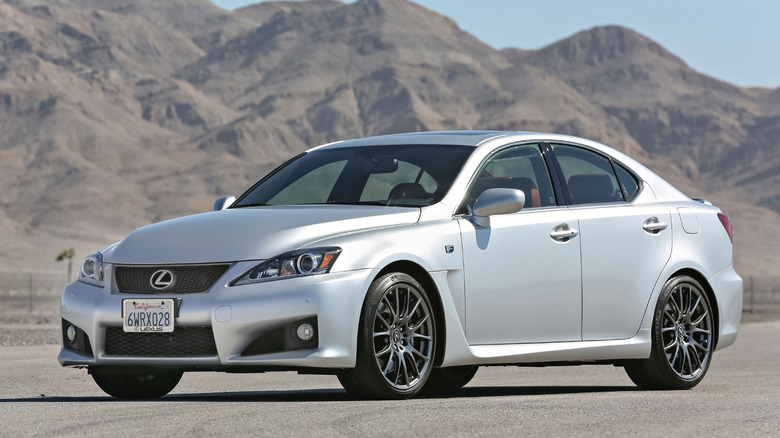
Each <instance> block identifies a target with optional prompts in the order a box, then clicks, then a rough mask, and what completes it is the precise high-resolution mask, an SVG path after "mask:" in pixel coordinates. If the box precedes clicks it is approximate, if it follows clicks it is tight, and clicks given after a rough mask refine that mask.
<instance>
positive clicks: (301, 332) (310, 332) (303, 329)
mask: <svg viewBox="0 0 780 438" xmlns="http://www.w3.org/2000/svg"><path fill="white" fill-rule="evenodd" d="M295 334H296V335H298V339H300V340H302V341H308V340H310V339H311V338H313V337H314V327H312V326H311V324H309V323H306V322H304V323H303V324H301V325H299V326H298V329H297V330H295Z"/></svg>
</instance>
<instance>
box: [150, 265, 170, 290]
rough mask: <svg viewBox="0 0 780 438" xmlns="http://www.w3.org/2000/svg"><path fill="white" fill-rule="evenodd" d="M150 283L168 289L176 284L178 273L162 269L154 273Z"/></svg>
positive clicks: (159, 288)
mask: <svg viewBox="0 0 780 438" xmlns="http://www.w3.org/2000/svg"><path fill="white" fill-rule="evenodd" d="M149 284H151V285H152V287H153V288H155V289H157V290H168V289H170V288H172V287H173V286H174V285H175V284H176V275H174V274H173V272H171V271H169V270H167V269H160V270H159V271H157V272H155V273H154V274H152V277H151V278H150V279H149Z"/></svg>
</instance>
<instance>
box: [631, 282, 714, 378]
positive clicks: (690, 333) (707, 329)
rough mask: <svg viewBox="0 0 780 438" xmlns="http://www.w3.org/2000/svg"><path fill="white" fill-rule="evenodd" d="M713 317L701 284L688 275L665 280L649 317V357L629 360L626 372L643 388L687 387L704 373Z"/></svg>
mask: <svg viewBox="0 0 780 438" xmlns="http://www.w3.org/2000/svg"><path fill="white" fill-rule="evenodd" d="M713 322H714V317H713V315H712V307H711V305H710V301H709V298H708V297H707V294H706V293H705V291H704V288H703V287H702V286H701V284H700V283H699V282H698V281H696V280H695V279H693V278H691V277H688V276H680V277H675V278H673V279H671V280H669V281H668V282H667V283H666V285H665V286H664V290H663V291H662V292H661V297H660V298H659V300H658V305H657V306H656V310H655V317H654V318H653V345H652V350H651V353H650V358H649V359H644V360H637V361H632V362H631V363H629V364H627V365H626V366H625V369H626V372H627V373H628V376H629V377H630V378H631V380H632V381H633V382H634V383H636V384H637V386H639V387H641V388H645V389H690V388H693V387H694V386H696V385H697V384H698V383H699V382H700V381H701V380H702V378H704V375H705V374H706V373H707V369H708V368H709V365H710V361H711V360H712V352H713V348H714V340H715V338H714V324H713Z"/></svg>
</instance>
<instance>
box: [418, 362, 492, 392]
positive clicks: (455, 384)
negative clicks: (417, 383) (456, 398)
mask: <svg viewBox="0 0 780 438" xmlns="http://www.w3.org/2000/svg"><path fill="white" fill-rule="evenodd" d="M478 369H479V367H476V366H471V365H466V366H462V367H448V368H434V369H433V370H431V376H430V377H428V382H427V383H426V384H425V390H426V391H455V390H457V389H460V388H463V387H464V386H466V384H467V383H469V382H470V381H471V379H473V378H474V375H475V374H477V370H478Z"/></svg>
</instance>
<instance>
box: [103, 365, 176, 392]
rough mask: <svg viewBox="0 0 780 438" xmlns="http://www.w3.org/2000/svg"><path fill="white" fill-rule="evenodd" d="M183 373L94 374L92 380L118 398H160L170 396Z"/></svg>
mask: <svg viewBox="0 0 780 438" xmlns="http://www.w3.org/2000/svg"><path fill="white" fill-rule="evenodd" d="M182 375H183V373H182V372H181V371H167V372H153V373H152V372H150V373H145V374H113V373H101V372H95V373H92V379H93V380H94V381H95V383H97V385H98V386H99V387H100V389H102V390H103V391H105V393H106V394H108V395H111V396H114V397H116V398H126V399H145V398H160V397H162V396H164V395H165V394H168V393H169V392H171V391H172V390H173V388H175V387H176V385H177V384H178V383H179V380H181V376H182Z"/></svg>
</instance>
